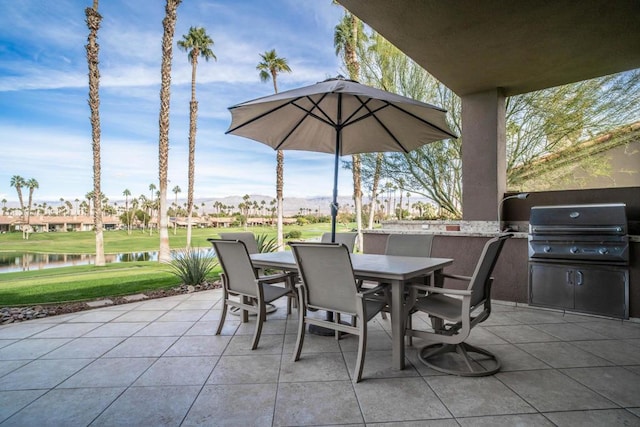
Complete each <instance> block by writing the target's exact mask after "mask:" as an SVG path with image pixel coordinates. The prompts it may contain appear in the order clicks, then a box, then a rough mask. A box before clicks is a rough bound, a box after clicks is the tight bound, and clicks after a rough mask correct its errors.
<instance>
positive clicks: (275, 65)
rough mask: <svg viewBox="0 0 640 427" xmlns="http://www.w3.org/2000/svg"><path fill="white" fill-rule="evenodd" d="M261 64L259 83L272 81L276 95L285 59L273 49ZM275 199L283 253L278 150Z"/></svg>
mask: <svg viewBox="0 0 640 427" xmlns="http://www.w3.org/2000/svg"><path fill="white" fill-rule="evenodd" d="M260 57H261V58H262V62H259V63H258V65H257V67H256V69H257V70H259V71H260V81H262V82H266V81H268V80H269V79H271V80H272V81H273V90H274V91H275V93H278V74H279V73H282V72H283V71H284V72H287V73H290V72H291V68H289V64H288V63H287V60H286V59H285V58H280V57H278V54H277V53H276V50H275V49H271V50H269V51H267V52H265V53H261V54H260ZM276 159H277V161H276V163H277V164H276V199H277V206H276V208H277V212H278V231H277V233H278V250H279V251H284V237H283V235H284V227H283V223H284V220H283V217H284V207H283V204H282V200H283V197H282V189H283V188H284V153H283V152H282V150H278V152H277V155H276Z"/></svg>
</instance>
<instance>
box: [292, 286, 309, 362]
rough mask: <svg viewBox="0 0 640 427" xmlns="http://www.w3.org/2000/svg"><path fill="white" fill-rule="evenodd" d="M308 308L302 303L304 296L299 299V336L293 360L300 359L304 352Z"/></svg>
mask: <svg viewBox="0 0 640 427" xmlns="http://www.w3.org/2000/svg"><path fill="white" fill-rule="evenodd" d="M306 315H307V313H306V308H305V307H304V305H303V303H302V296H300V299H299V300H298V336H297V338H296V348H295V349H294V351H293V361H294V362H295V361H297V360H300V353H301V352H302V344H303V343H304V332H305V330H306V328H307V325H306V322H305V318H306Z"/></svg>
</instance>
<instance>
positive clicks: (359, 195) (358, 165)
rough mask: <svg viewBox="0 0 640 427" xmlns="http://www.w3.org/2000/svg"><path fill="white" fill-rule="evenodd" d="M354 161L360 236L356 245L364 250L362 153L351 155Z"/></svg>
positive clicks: (355, 201)
mask: <svg viewBox="0 0 640 427" xmlns="http://www.w3.org/2000/svg"><path fill="white" fill-rule="evenodd" d="M351 160H352V163H353V200H354V203H355V206H356V230H357V232H358V236H357V238H356V247H357V248H358V249H359V250H360V251H362V246H363V241H362V186H361V179H360V176H361V174H360V170H361V162H360V155H358V154H354V155H352V156H351Z"/></svg>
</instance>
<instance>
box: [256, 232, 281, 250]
mask: <svg viewBox="0 0 640 427" xmlns="http://www.w3.org/2000/svg"><path fill="white" fill-rule="evenodd" d="M256 242H258V251H260V252H261V253H263V252H275V251H276V249H277V248H278V242H277V241H276V239H275V237H268V236H267V235H266V234H258V235H257V236H256Z"/></svg>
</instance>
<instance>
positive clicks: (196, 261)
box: [168, 248, 218, 286]
mask: <svg viewBox="0 0 640 427" xmlns="http://www.w3.org/2000/svg"><path fill="white" fill-rule="evenodd" d="M168 265H169V266H170V273H171V274H173V275H174V276H176V277H177V278H179V279H180V280H182V283H183V284H184V285H187V286H189V285H190V286H196V285H199V284H201V283H204V282H206V280H207V276H208V275H209V274H210V273H211V272H212V271H213V269H214V268H215V267H216V266H217V265H218V261H216V259H215V258H214V257H213V256H211V255H210V254H209V253H208V252H205V251H202V250H200V249H193V248H187V249H183V250H180V251H178V252H177V253H176V255H175V256H174V257H173V259H172V260H171V262H169V264H168Z"/></svg>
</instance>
